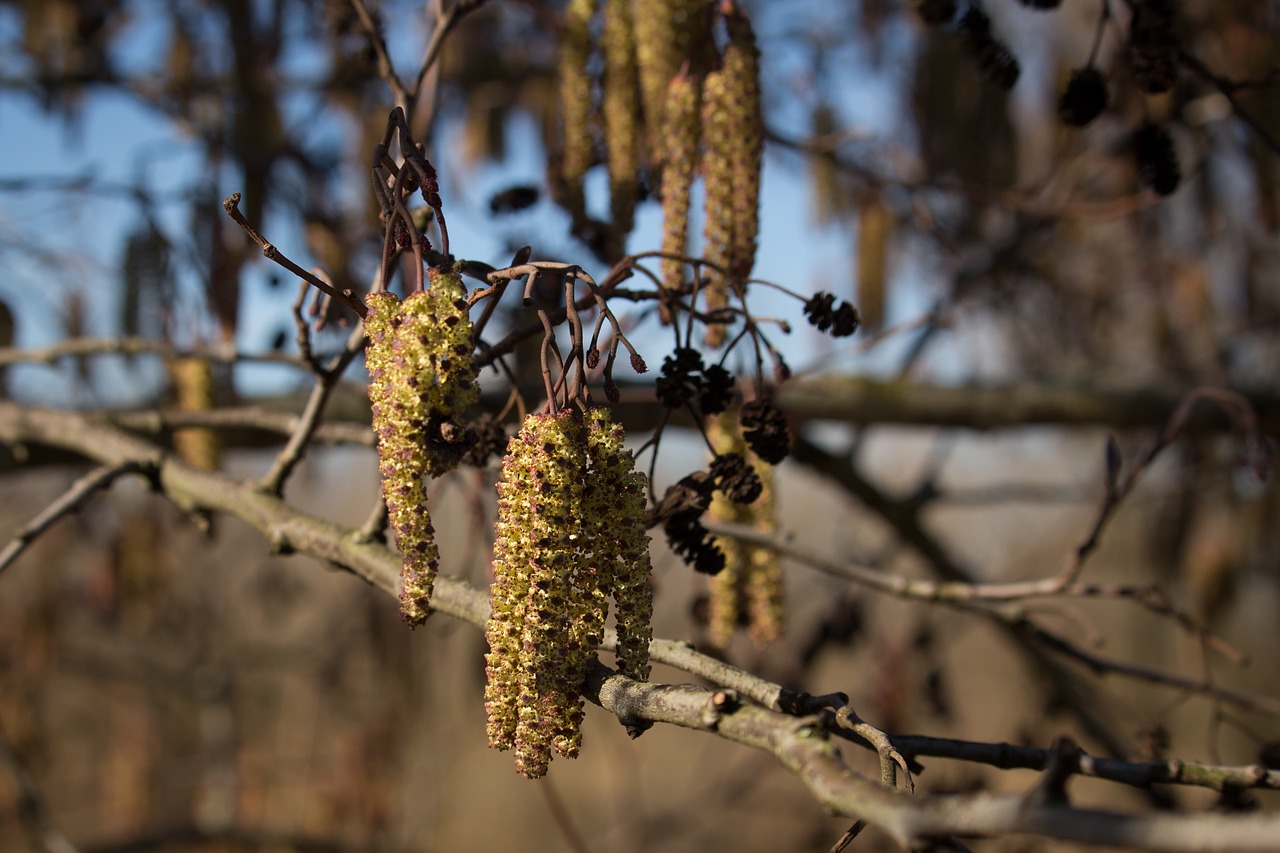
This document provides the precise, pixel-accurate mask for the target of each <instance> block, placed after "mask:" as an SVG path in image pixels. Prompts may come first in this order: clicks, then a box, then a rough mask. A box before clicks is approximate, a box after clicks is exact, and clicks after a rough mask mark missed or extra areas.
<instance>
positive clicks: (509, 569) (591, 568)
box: [485, 410, 653, 778]
mask: <svg viewBox="0 0 1280 853" xmlns="http://www.w3.org/2000/svg"><path fill="white" fill-rule="evenodd" d="M622 439H623V433H622V428H621V427H620V426H617V425H616V424H614V423H613V422H612V421H611V420H610V418H609V415H608V412H607V411H605V410H593V411H592V412H590V413H588V414H587V415H586V417H585V423H584V422H583V421H582V420H579V418H578V417H577V416H576V415H575V414H574V413H573V412H572V411H565V412H562V413H560V414H556V415H549V414H538V415H530V416H529V417H527V418H526V419H525V422H524V425H523V427H522V428H521V430H520V433H519V434H518V435H516V436H514V437H513V438H512V439H511V441H510V442H509V444H508V446H507V455H506V458H505V460H504V462H503V473H502V479H501V481H500V482H499V484H498V522H497V525H496V526H495V542H494V552H493V574H494V581H493V585H492V587H491V599H492V610H491V615H490V618H489V622H488V624H487V626H486V629H485V636H486V639H487V640H488V642H489V653H488V655H487V656H486V669H485V672H486V676H487V683H486V685H485V710H486V713H487V716H488V727H487V731H488V736H489V745H490V746H491V747H493V748H495V749H514V750H515V754H516V769H517V770H518V771H519V772H520V773H522V774H524V775H525V776H527V777H529V778H537V777H539V776H542V775H544V774H545V773H546V772H547V768H548V766H549V763H550V760H551V757H552V752H553V751H554V752H556V753H559V754H560V755H562V756H564V757H566V758H574V757H576V756H577V755H578V752H579V750H580V748H581V744H582V732H581V726H582V719H583V700H582V684H583V681H584V679H585V677H586V672H587V668H588V666H589V665H590V663H591V661H592V659H593V658H594V656H595V653H596V649H597V648H598V647H599V645H600V641H601V639H602V638H603V634H604V623H605V619H606V617H607V616H608V600H609V598H612V599H613V600H614V602H615V604H616V607H617V622H618V645H617V658H618V668H619V670H620V671H621V672H623V673H624V674H625V675H628V676H630V677H632V678H636V679H645V678H647V677H648V674H649V640H650V638H651V633H650V632H651V629H650V624H649V623H650V619H651V617H652V612H653V602H652V593H651V592H650V588H649V573H650V564H649V549H648V542H649V540H648V536H647V534H646V533H645V528H644V501H645V479H644V476H643V475H642V474H639V473H637V472H636V471H635V470H634V460H633V458H632V456H631V454H630V453H629V452H627V451H626V450H624V449H623V447H622Z"/></svg>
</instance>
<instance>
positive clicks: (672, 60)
mask: <svg viewBox="0 0 1280 853" xmlns="http://www.w3.org/2000/svg"><path fill="white" fill-rule="evenodd" d="M631 9H632V16H633V19H634V21H635V32H636V64H637V66H638V68H639V74H640V95H641V104H642V111H643V117H644V125H645V128H646V131H647V138H648V148H649V154H650V158H651V162H650V163H649V166H650V172H651V174H657V173H658V172H659V171H660V170H661V169H660V167H665V164H666V153H665V149H666V142H665V140H666V138H667V137H666V133H665V130H664V129H665V127H666V126H667V114H666V111H667V109H668V99H669V97H670V90H669V86H670V84H671V81H672V79H673V78H674V77H675V76H676V74H677V73H679V71H680V67H681V65H687V66H688V68H689V69H690V70H692V71H693V72H694V73H699V72H701V71H703V70H705V68H704V67H703V57H702V56H701V53H702V52H703V49H704V48H705V46H706V45H709V44H711V39H710V38H709V32H708V23H709V21H710V18H709V17H708V15H707V3H706V0H633V2H632V4H631ZM654 161H656V162H654ZM663 187H664V189H663V192H665V191H666V190H665V179H664V183H663Z"/></svg>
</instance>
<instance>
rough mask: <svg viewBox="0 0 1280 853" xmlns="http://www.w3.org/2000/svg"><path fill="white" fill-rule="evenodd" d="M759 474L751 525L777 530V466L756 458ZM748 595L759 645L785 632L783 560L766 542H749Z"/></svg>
mask: <svg viewBox="0 0 1280 853" xmlns="http://www.w3.org/2000/svg"><path fill="white" fill-rule="evenodd" d="M751 461H752V464H753V465H754V467H755V469H756V475H757V476H759V477H760V485H761V489H760V497H758V498H756V500H755V503H753V504H751V521H750V523H751V525H752V526H753V527H754V528H755V529H756V530H758V531H760V532H761V533H773V532H774V531H775V530H776V529H777V516H778V508H777V492H776V490H775V487H774V473H773V466H772V465H770V464H769V463H768V462H764V461H761V460H759V459H754V458H753V459H752V460H751ZM745 551H746V560H747V567H746V583H745V584H744V587H743V593H744V596H745V598H746V602H745V603H746V610H747V633H748V634H749V635H750V637H751V640H752V642H754V643H755V644H756V646H765V645H767V644H769V643H771V642H773V641H774V640H776V639H778V638H779V637H780V636H782V629H783V600H782V562H781V560H779V559H778V552H777V550H775V549H773V548H768V547H765V546H762V545H747V546H746V548H745Z"/></svg>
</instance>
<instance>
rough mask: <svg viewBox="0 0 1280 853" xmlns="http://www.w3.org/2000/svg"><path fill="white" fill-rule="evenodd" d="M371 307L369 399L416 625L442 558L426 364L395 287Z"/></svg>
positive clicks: (405, 593)
mask: <svg viewBox="0 0 1280 853" xmlns="http://www.w3.org/2000/svg"><path fill="white" fill-rule="evenodd" d="M365 303H366V305H368V308H369V313H368V315H367V316H366V317H365V333H366V334H367V335H368V337H369V345H368V347H367V348H366V349H365V364H366V367H367V368H368V370H369V402H370V404H371V407H372V410H373V428H374V431H375V432H376V433H377V437H378V469H379V471H380V472H381V474H382V497H383V500H385V501H386V503H387V516H388V518H389V520H390V522H391V527H392V529H393V530H395V534H396V547H398V548H399V549H400V554H401V561H402V562H401V592H400V615H401V616H402V617H403V618H404V620H405V621H406V622H408V623H409V624H410V625H412V626H416V625H420V624H422V623H423V622H425V621H426V619H427V616H428V615H430V611H429V610H428V603H429V601H430V598H431V586H432V583H433V581H434V579H435V575H436V570H437V568H438V566H439V562H440V552H439V550H438V549H437V548H436V543H435V530H434V529H433V528H432V526H431V516H430V514H429V513H428V512H427V492H426V487H425V486H424V485H423V482H422V478H423V476H424V475H425V473H426V449H425V443H424V442H423V440H422V429H421V426H420V424H421V423H422V420H423V418H422V416H421V405H420V398H419V397H418V395H417V394H416V393H414V392H413V391H412V390H411V387H412V386H411V384H410V383H416V382H418V381H419V374H420V373H421V365H420V364H419V363H418V360H417V358H416V357H415V354H414V352H413V350H414V348H413V347H412V346H408V345H407V341H406V337H405V335H404V334H403V333H402V332H401V329H402V327H403V325H404V323H403V320H404V312H403V308H404V306H403V305H401V303H400V300H399V299H397V298H396V296H395V295H394V294H391V293H373V294H370V295H369V296H368V297H366V299H365Z"/></svg>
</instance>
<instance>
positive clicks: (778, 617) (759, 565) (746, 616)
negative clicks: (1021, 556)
mask: <svg viewBox="0 0 1280 853" xmlns="http://www.w3.org/2000/svg"><path fill="white" fill-rule="evenodd" d="M707 439H708V440H709V441H710V442H711V446H712V447H713V448H714V450H715V452H716V453H717V454H718V455H725V454H731V453H736V454H740V455H742V456H744V457H745V458H746V459H747V460H748V461H749V462H750V464H751V467H752V468H754V469H755V472H756V475H757V476H758V477H759V478H760V486H761V489H760V496H759V497H758V498H756V499H755V500H754V501H752V502H751V503H749V504H745V503H735V502H734V501H732V500H731V499H730V498H729V497H728V496H727V495H725V494H724V493H722V492H720V491H717V492H715V494H714V496H713V497H712V499H711V507H710V508H709V510H708V513H709V514H710V517H711V518H713V519H716V520H718V521H728V522H732V523H734V524H743V525H747V526H750V527H754V528H755V529H756V530H759V531H761V532H766V533H772V532H773V531H774V530H775V529H776V527H777V502H776V497H775V492H774V482H773V466H772V465H770V464H769V463H767V462H765V461H763V460H762V459H760V458H759V457H758V456H756V455H755V454H754V453H752V452H751V450H750V449H749V448H748V447H747V443H746V440H745V439H744V438H743V432H742V425H741V423H740V422H739V418H738V417H737V416H736V414H735V413H733V412H722V413H720V414H719V415H716V416H715V417H712V418H709V419H708V420H707ZM716 544H717V546H718V547H719V548H720V550H721V552H723V554H724V568H723V569H722V570H721V571H720V572H718V573H717V574H715V575H713V576H712V577H711V579H710V588H711V597H710V602H709V605H708V611H707V632H708V635H709V637H710V640H711V642H712V644H713V645H715V646H716V647H717V648H721V649H723V648H725V647H726V646H728V645H729V641H730V640H731V639H732V638H733V634H734V631H735V630H736V629H737V627H738V625H740V624H744V625H745V626H746V629H747V633H748V634H749V635H750V637H751V639H752V641H753V642H755V644H756V645H757V646H764V645H766V644H767V643H771V642H773V641H774V640H776V639H777V638H778V637H780V636H781V635H782V628H783V623H782V612H783V608H782V605H783V601H782V566H781V563H780V562H779V560H778V552H777V551H775V550H774V549H772V548H766V547H763V546H759V545H749V544H746V543H744V542H742V541H740V540H738V539H735V538H733V537H723V536H722V537H716Z"/></svg>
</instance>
